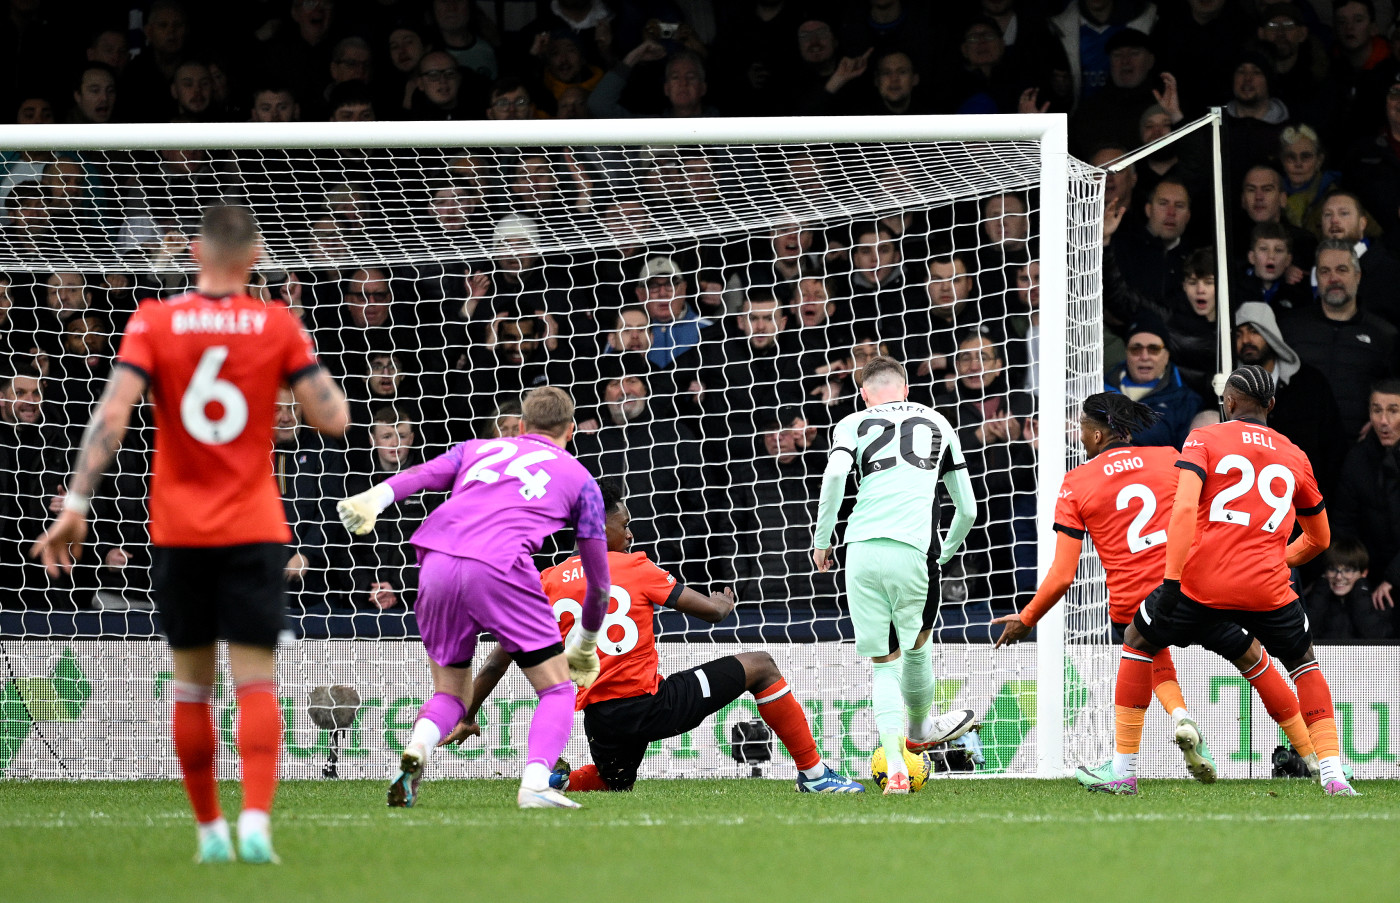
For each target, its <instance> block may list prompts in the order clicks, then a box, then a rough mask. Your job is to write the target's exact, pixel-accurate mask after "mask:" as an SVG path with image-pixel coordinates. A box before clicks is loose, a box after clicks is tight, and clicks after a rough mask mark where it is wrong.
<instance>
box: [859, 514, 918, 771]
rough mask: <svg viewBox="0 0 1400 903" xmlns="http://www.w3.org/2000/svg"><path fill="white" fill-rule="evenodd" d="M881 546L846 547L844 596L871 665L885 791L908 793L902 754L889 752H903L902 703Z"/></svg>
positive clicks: (875, 543)
mask: <svg viewBox="0 0 1400 903" xmlns="http://www.w3.org/2000/svg"><path fill="white" fill-rule="evenodd" d="M884 545H885V542H884V541H881V540H861V541H858V542H853V543H850V544H849V545H848V546H847V547H846V596H847V599H848V602H849V607H850V612H851V624H852V626H853V627H854V628H855V634H856V653H857V654H858V655H860V656H861V657H862V658H868V659H870V661H871V664H872V676H871V687H870V702H871V708H872V710H873V714H874V715H875V730H876V732H877V733H878V734H879V737H880V745H881V746H883V747H884V748H885V758H886V760H887V761H888V763H889V771H888V774H889V778H888V780H887V782H886V784H885V792H886V793H907V792H909V769H908V766H907V765H906V764H905V762H904V757H903V756H902V755H894V754H893V752H892V751H893V750H903V749H904V742H905V735H904V727H905V725H904V719H905V705H904V688H903V685H902V671H903V665H901V664H900V661H899V657H900V652H899V639H898V634H897V631H896V629H895V623H894V602H893V601H892V600H891V599H890V598H889V596H888V595H887V593H886V587H885V581H884V572H885V569H886V567H887V566H888V565H889V560H888V559H889V556H888V555H886V554H885V549H884ZM911 644H912V638H911Z"/></svg>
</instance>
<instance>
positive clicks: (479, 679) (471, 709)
mask: <svg viewBox="0 0 1400 903" xmlns="http://www.w3.org/2000/svg"><path fill="white" fill-rule="evenodd" d="M510 662H511V658H510V653H509V652H507V651H505V650H504V649H502V648H501V647H500V646H497V647H496V648H495V649H493V650H491V654H490V655H489V656H487V658H486V662H485V664H483V665H482V666H481V668H480V669H479V670H478V671H477V672H476V679H475V680H473V681H472V704H471V705H469V706H467V713H466V714H465V715H463V716H462V720H461V721H458V722H457V725H456V726H455V727H454V728H452V732H451V733H449V734H448V735H447V736H446V737H443V738H442V739H441V740H439V741H438V746H446V745H447V744H449V743H461V742H462V741H463V740H465V739H467V738H468V737H476V736H479V735H480V734H481V725H479V724H477V723H476V714H477V712H480V711H481V706H482V704H483V703H485V702H486V700H487V698H488V697H489V696H490V695H491V694H492V692H494V691H495V689H496V685H497V684H499V683H500V682H501V678H502V677H505V676H506V671H507V670H509V669H510Z"/></svg>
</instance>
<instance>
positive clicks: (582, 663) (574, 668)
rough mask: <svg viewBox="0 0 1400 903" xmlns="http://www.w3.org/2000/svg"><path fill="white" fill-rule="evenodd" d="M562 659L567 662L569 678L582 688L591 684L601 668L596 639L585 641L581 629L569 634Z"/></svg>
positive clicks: (584, 688) (586, 687)
mask: <svg viewBox="0 0 1400 903" xmlns="http://www.w3.org/2000/svg"><path fill="white" fill-rule="evenodd" d="M564 660H565V661H566V662H568V663H569V679H570V680H572V681H573V682H574V684H575V685H576V686H578V687H579V689H583V690H586V689H588V688H589V687H591V686H593V681H595V680H597V679H598V672H599V671H600V670H601V669H602V665H601V664H600V663H599V661H598V641H597V640H596V639H595V640H588V641H585V640H584V639H583V631H581V630H576V631H574V632H573V633H572V634H570V636H569V642H568V644H567V645H565V646H564Z"/></svg>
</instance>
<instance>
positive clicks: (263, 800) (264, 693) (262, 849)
mask: <svg viewBox="0 0 1400 903" xmlns="http://www.w3.org/2000/svg"><path fill="white" fill-rule="evenodd" d="M228 664H229V671H230V672H232V674H233V683H234V687H235V688H236V693H237V699H238V727H237V743H238V758H239V759H240V760H241V762H242V765H243V811H242V812H240V813H238V855H239V857H240V858H241V859H243V861H244V862H256V863H266V862H275V861H276V860H277V857H276V855H275V854H274V853H273V852H272V840H271V822H270V817H271V813H272V799H273V797H274V796H276V794H277V759H278V754H279V753H280V751H281V749H282V711H281V707H280V706H279V705H278V702H277V650H276V647H268V646H251V645H244V644H242V643H233V642H231V643H229V644H228Z"/></svg>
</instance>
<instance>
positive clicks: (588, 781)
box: [561, 680, 666, 793]
mask: <svg viewBox="0 0 1400 903" xmlns="http://www.w3.org/2000/svg"><path fill="white" fill-rule="evenodd" d="M665 683H666V681H664V680H663V681H662V685H663V686H664V685H665ZM659 695H661V694H660V693H659V691H658V694H656V695H653V696H634V697H631V698H628V699H609V700H607V701H605V702H596V703H593V704H592V705H588V706H585V707H584V710H583V731H584V736H585V737H587V739H588V751H589V753H590V754H591V755H592V757H593V763H592V764H591V765H585V766H584V767H582V768H576V769H574V770H573V771H571V772H569V776H568V783H567V785H566V786H565V787H564V788H561V789H567V790H568V791H569V792H571V793H581V792H588V791H594V790H599V791H606V790H612V791H627V790H631V789H632V787H633V785H635V784H636V783H637V769H638V768H640V767H641V764H642V759H643V758H644V757H645V756H646V752H647V747H648V746H650V745H651V744H650V741H648V740H647V739H646V738H644V737H640V736H638V734H637V729H638V725H639V722H640V721H642V720H644V718H645V716H646V713H647V712H649V711H650V710H651V709H652V708H653V707H654V706H656V705H657V697H658V696H659ZM663 704H664V703H663Z"/></svg>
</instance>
